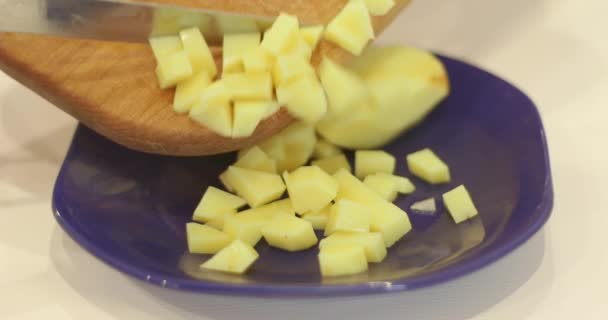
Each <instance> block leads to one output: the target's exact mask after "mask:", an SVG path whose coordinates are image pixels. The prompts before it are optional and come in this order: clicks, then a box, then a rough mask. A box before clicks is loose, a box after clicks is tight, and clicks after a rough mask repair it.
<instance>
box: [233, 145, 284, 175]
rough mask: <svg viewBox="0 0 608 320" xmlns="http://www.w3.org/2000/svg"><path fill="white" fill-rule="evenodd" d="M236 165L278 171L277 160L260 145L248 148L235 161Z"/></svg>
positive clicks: (265, 170) (258, 169)
mask: <svg viewBox="0 0 608 320" xmlns="http://www.w3.org/2000/svg"><path fill="white" fill-rule="evenodd" d="M234 166H235V167H239V168H244V169H252V170H257V171H264V172H269V173H277V162H276V161H275V160H274V159H271V158H270V157H268V155H267V154H266V153H265V152H264V151H263V150H262V149H260V147H258V146H253V147H251V148H249V149H247V152H246V153H245V154H244V155H243V156H242V157H241V158H240V159H238V160H237V161H236V162H235V163H234Z"/></svg>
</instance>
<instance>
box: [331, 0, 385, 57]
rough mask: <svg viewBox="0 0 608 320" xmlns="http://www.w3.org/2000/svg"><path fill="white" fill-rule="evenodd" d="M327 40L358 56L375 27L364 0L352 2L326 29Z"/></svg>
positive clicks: (370, 37)
mask: <svg viewBox="0 0 608 320" xmlns="http://www.w3.org/2000/svg"><path fill="white" fill-rule="evenodd" d="M324 37H325V39H327V40H329V41H331V42H334V43H335V44H337V45H339V46H340V47H342V48H344V49H345V50H346V51H348V52H350V53H352V54H354V55H356V56H358V55H360V54H361V52H362V51H363V49H364V48H365V46H366V45H367V43H368V41H369V40H370V39H373V38H374V27H373V25H372V20H371V18H370V16H369V12H368V10H367V6H366V5H365V2H363V0H350V1H349V2H348V3H347V4H346V5H345V6H344V8H343V9H342V11H340V12H339V13H338V14H337V15H336V16H335V17H334V19H333V20H332V21H331V22H330V23H329V24H328V25H327V28H326V29H325V35H324Z"/></svg>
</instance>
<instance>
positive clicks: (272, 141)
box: [258, 135, 287, 172]
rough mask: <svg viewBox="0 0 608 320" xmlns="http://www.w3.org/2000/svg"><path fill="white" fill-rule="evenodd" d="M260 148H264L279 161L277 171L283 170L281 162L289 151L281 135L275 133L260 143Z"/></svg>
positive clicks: (271, 156)
mask: <svg viewBox="0 0 608 320" xmlns="http://www.w3.org/2000/svg"><path fill="white" fill-rule="evenodd" d="M258 146H259V147H260V149H262V150H264V152H265V153H266V154H267V155H268V156H269V157H270V158H272V159H274V160H275V161H276V162H277V170H278V171H277V172H281V171H282V168H281V163H282V162H283V161H284V160H285V158H286V157H287V153H286V151H285V144H284V143H283V139H282V137H281V136H280V135H275V136H273V137H270V138H268V139H266V140H264V141H262V142H260V143H259V144H258Z"/></svg>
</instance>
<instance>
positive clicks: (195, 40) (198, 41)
mask: <svg viewBox="0 0 608 320" xmlns="http://www.w3.org/2000/svg"><path fill="white" fill-rule="evenodd" d="M179 36H180V38H181V40H182V44H183V46H184V50H185V51H186V53H187V54H188V57H189V59H190V64H191V65H192V71H193V73H199V72H206V73H207V74H208V75H209V77H210V78H213V77H215V75H216V74H217V66H216V65H215V60H214V59H213V54H211V50H210V49H209V46H208V45H207V42H206V41H205V38H204V37H203V35H202V34H201V31H200V30H199V29H198V28H188V29H184V30H182V31H180V33H179Z"/></svg>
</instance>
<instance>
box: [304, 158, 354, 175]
mask: <svg viewBox="0 0 608 320" xmlns="http://www.w3.org/2000/svg"><path fill="white" fill-rule="evenodd" d="M311 164H312V165H313V166H317V167H319V168H321V169H323V171H325V172H327V173H328V174H334V173H336V172H338V170H340V169H346V170H348V172H351V171H352V169H351V167H350V163H348V159H346V156H345V155H343V154H339V155H335V156H331V157H328V158H323V159H319V160H314V161H313V162H312V163H311Z"/></svg>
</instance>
